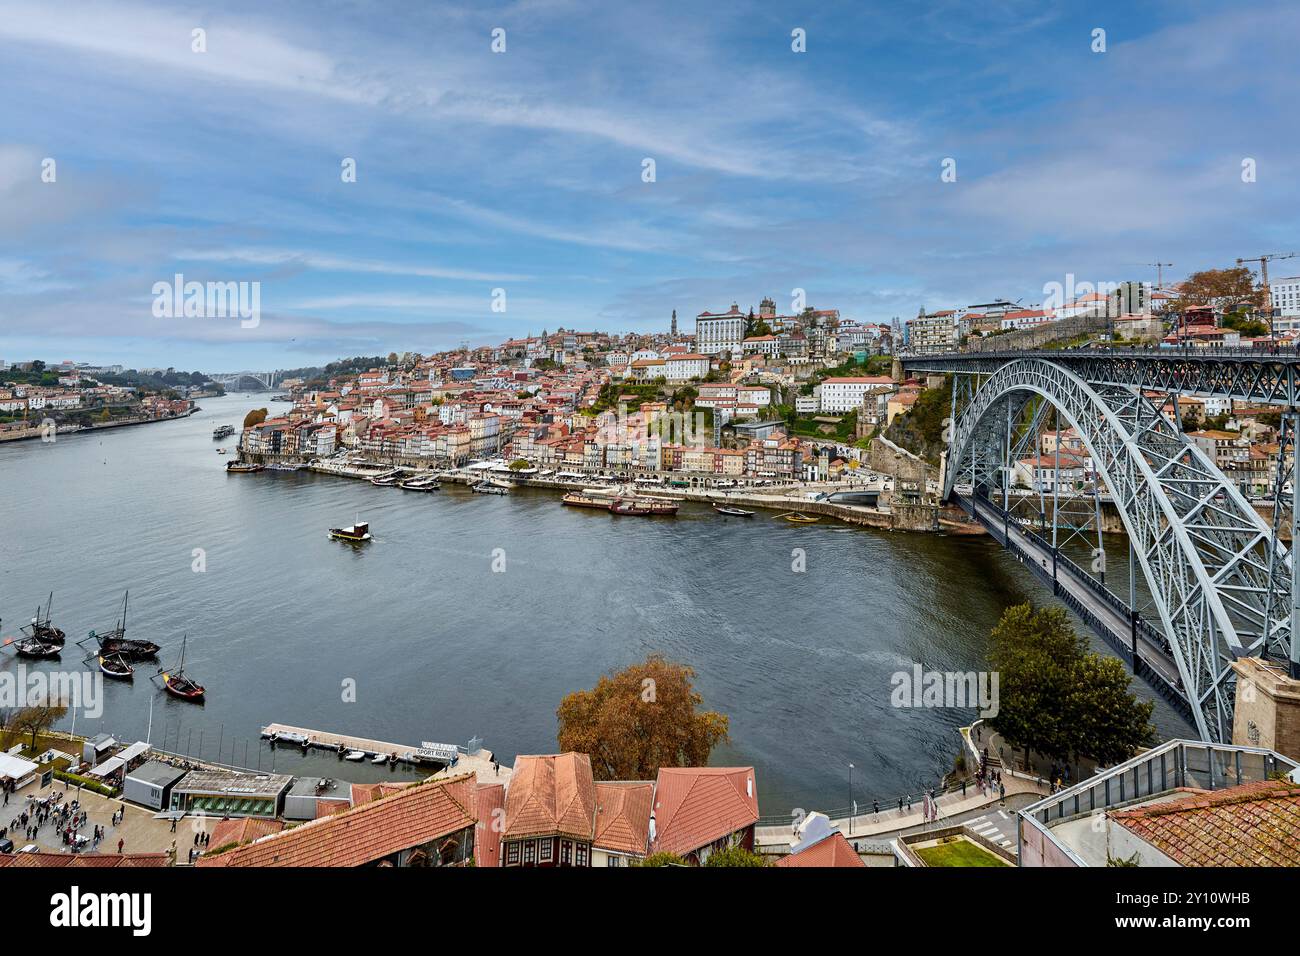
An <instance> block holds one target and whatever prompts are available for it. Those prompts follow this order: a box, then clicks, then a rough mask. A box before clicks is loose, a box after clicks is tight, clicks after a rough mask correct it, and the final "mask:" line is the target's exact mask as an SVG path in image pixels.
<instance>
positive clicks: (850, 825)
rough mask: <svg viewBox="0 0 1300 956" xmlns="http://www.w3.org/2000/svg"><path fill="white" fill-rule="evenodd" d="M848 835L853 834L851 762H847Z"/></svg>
mask: <svg viewBox="0 0 1300 956" xmlns="http://www.w3.org/2000/svg"><path fill="white" fill-rule="evenodd" d="M849 836H853V764H849Z"/></svg>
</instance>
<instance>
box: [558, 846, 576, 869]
mask: <svg viewBox="0 0 1300 956" xmlns="http://www.w3.org/2000/svg"><path fill="white" fill-rule="evenodd" d="M572 862H573V844H572V843H570V842H569V841H568V840H561V841H560V865H561V866H568V865H569V864H570V863H572Z"/></svg>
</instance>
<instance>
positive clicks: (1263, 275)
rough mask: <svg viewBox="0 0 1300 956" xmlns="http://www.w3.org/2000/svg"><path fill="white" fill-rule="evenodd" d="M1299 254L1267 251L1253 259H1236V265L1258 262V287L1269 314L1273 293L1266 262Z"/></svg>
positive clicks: (1270, 324)
mask: <svg viewBox="0 0 1300 956" xmlns="http://www.w3.org/2000/svg"><path fill="white" fill-rule="evenodd" d="M1298 255H1300V252H1269V253H1266V254H1265V255H1262V256H1256V257H1255V258H1253V259H1238V260H1237V265H1239V266H1240V265H1245V264H1246V263H1247V262H1258V263H1259V287H1260V289H1261V290H1262V291H1263V293H1264V306H1263V307H1264V308H1267V309H1268V314H1269V316H1272V315H1273V293H1272V291H1270V289H1269V287H1268V264H1269V263H1270V262H1272V261H1273V260H1274V259H1294V258H1295V257H1296V256H1298ZM1269 326H1270V334H1271V331H1272V322H1271V321H1270V323H1269Z"/></svg>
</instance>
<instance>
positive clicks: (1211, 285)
mask: <svg viewBox="0 0 1300 956" xmlns="http://www.w3.org/2000/svg"><path fill="white" fill-rule="evenodd" d="M1238 302H1249V303H1250V304H1251V305H1253V306H1255V307H1256V308H1258V307H1259V306H1260V305H1262V304H1263V292H1262V290H1259V289H1256V288H1255V273H1253V272H1251V271H1250V270H1249V269H1247V268H1246V267H1245V266H1237V267H1236V268H1235V269H1206V270H1204V271H1203V272H1193V273H1192V274H1191V275H1190V276H1188V277H1187V278H1186V279H1185V280H1184V281H1183V284H1182V285H1181V286H1180V287H1179V290H1178V299H1177V301H1176V302H1175V303H1174V306H1173V308H1174V310H1175V311H1178V312H1182V311H1183V310H1185V309H1189V308H1191V307H1192V306H1197V305H1215V306H1218V305H1234V304H1236V303H1238Z"/></svg>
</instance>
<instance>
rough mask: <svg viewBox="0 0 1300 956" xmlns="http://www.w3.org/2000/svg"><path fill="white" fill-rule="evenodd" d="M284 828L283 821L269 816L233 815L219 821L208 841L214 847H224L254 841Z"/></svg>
mask: <svg viewBox="0 0 1300 956" xmlns="http://www.w3.org/2000/svg"><path fill="white" fill-rule="evenodd" d="M283 829H284V823H283V822H282V821H280V820H272V819H270V818H268V817H231V818H230V819H227V820H218V821H217V825H216V826H214V827H213V828H212V836H211V837H210V838H209V840H208V842H209V843H210V844H211V845H212V846H214V847H222V846H225V845H226V844H227V843H241V844H242V843H252V842H253V841H254V840H257V839H260V838H261V837H264V836H267V835H268V834H271V833H279V832H280V831H281V830H283Z"/></svg>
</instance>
